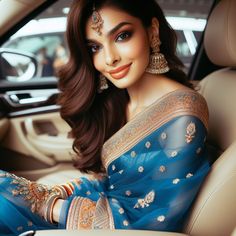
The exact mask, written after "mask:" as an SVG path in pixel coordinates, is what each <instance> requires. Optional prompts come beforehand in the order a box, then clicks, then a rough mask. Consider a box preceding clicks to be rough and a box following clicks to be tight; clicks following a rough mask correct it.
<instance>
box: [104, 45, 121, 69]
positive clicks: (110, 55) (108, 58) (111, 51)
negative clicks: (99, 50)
mask: <svg viewBox="0 0 236 236" xmlns="http://www.w3.org/2000/svg"><path fill="white" fill-rule="evenodd" d="M119 60H120V56H119V53H118V52H117V50H116V49H115V48H114V47H107V48H106V50H105V62H106V65H108V66H112V65H114V64H116V63H117V62H118V61H119Z"/></svg>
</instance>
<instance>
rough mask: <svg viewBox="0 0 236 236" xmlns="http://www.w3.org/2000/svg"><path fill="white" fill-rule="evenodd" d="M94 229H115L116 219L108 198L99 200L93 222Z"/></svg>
mask: <svg viewBox="0 0 236 236" xmlns="http://www.w3.org/2000/svg"><path fill="white" fill-rule="evenodd" d="M93 228H94V229H114V228H115V225H114V219H113V216H112V212H111V208H110V205H109V202H108V200H107V198H103V197H101V198H99V200H98V201H97V205H96V211H95V217H94V222H93Z"/></svg>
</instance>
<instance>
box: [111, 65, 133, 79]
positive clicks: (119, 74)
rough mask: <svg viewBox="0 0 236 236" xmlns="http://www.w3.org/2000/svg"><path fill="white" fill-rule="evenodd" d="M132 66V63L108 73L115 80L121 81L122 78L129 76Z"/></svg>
mask: <svg viewBox="0 0 236 236" xmlns="http://www.w3.org/2000/svg"><path fill="white" fill-rule="evenodd" d="M131 64H132V63H130V64H127V65H124V66H121V67H118V68H117V69H115V70H110V71H108V73H109V74H110V75H111V77H112V78H114V79H121V78H123V77H125V76H126V75H127V74H128V72H129V69H130V66H131Z"/></svg>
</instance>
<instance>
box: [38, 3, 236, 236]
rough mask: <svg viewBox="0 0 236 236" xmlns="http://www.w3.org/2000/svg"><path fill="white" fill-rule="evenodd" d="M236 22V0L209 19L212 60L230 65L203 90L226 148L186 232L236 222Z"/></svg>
mask: <svg viewBox="0 0 236 236" xmlns="http://www.w3.org/2000/svg"><path fill="white" fill-rule="evenodd" d="M235 24H236V0H221V2H220V3H219V4H218V6H217V7H216V9H214V11H213V12H212V15H211V17H210V19H209V23H208V25H207V29H206V34H205V41H204V44H205V48H206V52H207V55H208V57H209V58H210V60H211V61H212V62H213V63H214V64H216V65H220V66H223V67H224V69H222V70H219V71H216V72H214V73H212V74H210V75H208V76H207V77H206V78H204V79H203V80H202V81H201V82H200V93H201V94H202V95H203V96H204V97H205V98H206V100H207V103H208V106H209V111H210V129H209V142H210V143H211V144H212V145H214V146H215V147H218V149H219V151H221V152H222V154H221V155H220V157H219V158H218V159H217V160H216V161H215V162H214V164H213V165H212V170H211V171H210V173H209V175H208V176H207V179H206V180H205V182H204V184H203V186H202V188H201V190H200V192H199V195H198V197H197V199H196V201H195V204H194V206H193V209H192V211H191V214H190V217H189V220H188V221H187V223H186V227H185V229H184V233H186V234H189V235H196V236H198V235H199V236H208V235H209V236H217V235H219V236H227V235H230V234H231V233H232V232H233V230H234V228H235V227H236V26H235ZM233 68H235V69H233ZM79 175H80V174H79V173H78V172H77V171H75V172H68V171H64V172H62V173H57V174H56V175H54V174H52V175H50V176H47V177H45V178H42V179H41V180H40V182H44V183H56V182H57V183H62V182H65V180H68V179H70V178H75V177H77V176H79ZM58 177H59V178H58ZM143 235H145V233H144V234H143ZM157 235H158V233H157Z"/></svg>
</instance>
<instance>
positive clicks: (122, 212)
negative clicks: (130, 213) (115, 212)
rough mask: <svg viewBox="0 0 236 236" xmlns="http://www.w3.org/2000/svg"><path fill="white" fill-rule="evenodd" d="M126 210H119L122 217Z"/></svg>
mask: <svg viewBox="0 0 236 236" xmlns="http://www.w3.org/2000/svg"><path fill="white" fill-rule="evenodd" d="M124 212H125V211H124V209H123V208H122V207H121V208H120V209H119V213H120V214H121V215H122V214H124Z"/></svg>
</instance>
